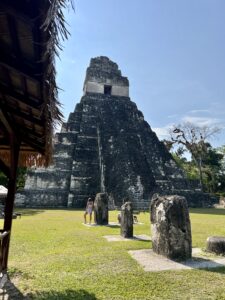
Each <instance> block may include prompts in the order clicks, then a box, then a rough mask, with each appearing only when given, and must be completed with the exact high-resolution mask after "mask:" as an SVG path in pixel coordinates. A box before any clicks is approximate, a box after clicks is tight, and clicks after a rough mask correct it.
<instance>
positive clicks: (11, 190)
mask: <svg viewBox="0 0 225 300" xmlns="http://www.w3.org/2000/svg"><path fill="white" fill-rule="evenodd" d="M10 148H11V149H10V176H9V182H8V194H7V198H6V204H5V219H4V227H3V230H4V231H7V232H10V233H11V228H12V217H13V206H14V200H15V192H16V174H17V167H18V160H19V150H20V142H18V139H16V138H15V134H11V135H10ZM10 233H9V235H8V238H7V239H3V243H2V249H3V253H4V257H3V261H2V271H6V270H7V265H8V254H9V244H10Z"/></svg>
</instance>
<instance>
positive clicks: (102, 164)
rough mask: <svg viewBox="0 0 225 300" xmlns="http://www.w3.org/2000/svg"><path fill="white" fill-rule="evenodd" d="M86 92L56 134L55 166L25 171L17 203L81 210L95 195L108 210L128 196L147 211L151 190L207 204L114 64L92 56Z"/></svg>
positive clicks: (87, 75) (105, 58)
mask: <svg viewBox="0 0 225 300" xmlns="http://www.w3.org/2000/svg"><path fill="white" fill-rule="evenodd" d="M83 90H84V95H83V97H82V98H81V100H80V103H78V104H77V105H76V107H75V110H74V112H72V113H70V115H69V118H68V121H67V122H66V123H64V124H63V125H62V128H61V132H59V133H57V134H56V136H55V140H54V155H53V161H54V163H53V165H52V166H50V167H49V168H36V169H35V168H33V169H31V170H29V171H28V174H27V179H26V184H25V188H24V190H23V191H22V192H20V193H18V194H17V198H16V204H17V206H28V207H38V206H40V207H77V208H79V207H84V206H85V203H86V200H87V197H90V196H95V195H96V193H99V192H106V193H108V196H109V201H110V206H111V208H113V207H120V206H121V205H122V204H123V202H124V201H125V200H128V199H129V200H130V201H131V202H132V203H133V206H134V208H136V209H146V208H148V207H149V203H150V199H151V197H152V195H153V194H154V193H159V194H180V195H185V196H187V198H188V202H189V205H191V206H201V205H202V203H203V202H207V201H208V200H209V199H208V200H207V199H206V197H205V195H204V194H202V193H200V192H198V191H197V190H194V189H193V188H192V187H191V185H190V182H188V181H187V179H186V178H185V175H184V173H183V171H182V170H181V169H180V168H179V167H178V166H177V165H176V163H175V161H174V160H173V158H172V156H171V154H170V153H169V152H168V151H167V149H166V148H165V146H164V144H163V143H162V142H160V141H159V140H158V138H157V136H156V134H155V133H154V132H153V131H152V130H151V127H150V126H149V124H148V123H147V122H146V121H145V120H144V116H143V114H142V112H141V111H139V110H138V108H137V106H136V104H135V103H134V102H132V101H131V99H130V98H129V81H128V79H127V77H124V76H122V75H121V71H120V70H119V69H118V65H117V64H116V63H114V62H112V61H111V60H110V59H109V58H107V57H104V56H100V57H96V58H93V59H91V62H90V66H89V67H88V69H87V72H86V78H85V81H84V89H83Z"/></svg>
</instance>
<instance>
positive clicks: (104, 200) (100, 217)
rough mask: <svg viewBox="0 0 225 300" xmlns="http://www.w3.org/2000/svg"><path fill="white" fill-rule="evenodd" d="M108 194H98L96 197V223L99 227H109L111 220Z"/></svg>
mask: <svg viewBox="0 0 225 300" xmlns="http://www.w3.org/2000/svg"><path fill="white" fill-rule="evenodd" d="M108 200H109V199H108V195H107V193H98V194H97V195H96V197H95V202H94V211H95V222H96V224H98V225H107V224H108V219H109V213H108Z"/></svg>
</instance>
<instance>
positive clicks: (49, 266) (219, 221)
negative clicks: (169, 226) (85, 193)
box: [9, 209, 225, 300]
mask: <svg viewBox="0 0 225 300" xmlns="http://www.w3.org/2000/svg"><path fill="white" fill-rule="evenodd" d="M22 213H23V215H22V218H21V219H16V220H13V231H12V239H11V245H10V255H9V274H10V277H11V279H12V280H13V281H14V282H15V284H16V286H17V288H18V289H19V290H20V291H21V292H22V293H23V294H24V295H26V294H29V295H30V297H31V298H32V299H60V300H63V299H67V300H69V299H78V300H79V299H82V300H83V299H85V300H89V299H90V300H94V299H99V300H100V299H107V300H110V299H115V300H122V299H124V300H125V299H126V300H127V299H128V300H130V299H131V300H135V299H139V300H145V299H151V300H154V299H167V300H168V299H182V300H183V299H185V300H188V299H202V300H203V299H204V300H205V299H218V300H221V299H225V268H219V269H213V270H212V269H211V270H188V271H187V270H182V271H165V272H144V271H143V269H142V268H141V267H140V266H139V265H138V263H137V262H136V261H135V260H133V259H132V258H131V256H130V255H129V254H128V250H133V249H144V248H150V247H151V242H146V241H129V242H108V241H107V240H105V239H104V238H103V235H111V234H113V235H115V234H119V228H110V227H106V226H99V227H86V226H84V225H83V224H82V222H83V212H82V211H75V210H34V209H33V210H31V209H30V210H28V209H27V210H24V211H22ZM116 216H117V212H110V221H116ZM138 219H139V222H142V223H144V224H143V225H135V226H134V234H150V222H149V214H148V213H142V214H140V215H139V216H138ZM191 225H192V236H193V247H201V248H204V247H205V244H206V238H207V237H208V236H210V235H223V236H225V210H222V209H221V210H219V209H192V210H191Z"/></svg>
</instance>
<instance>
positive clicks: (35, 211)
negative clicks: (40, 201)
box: [15, 208, 44, 216]
mask: <svg viewBox="0 0 225 300" xmlns="http://www.w3.org/2000/svg"><path fill="white" fill-rule="evenodd" d="M43 212H44V210H43V209H30V208H28V209H26V208H23V209H19V208H17V209H16V210H15V213H20V214H21V215H22V216H34V215H37V214H41V213H43Z"/></svg>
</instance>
